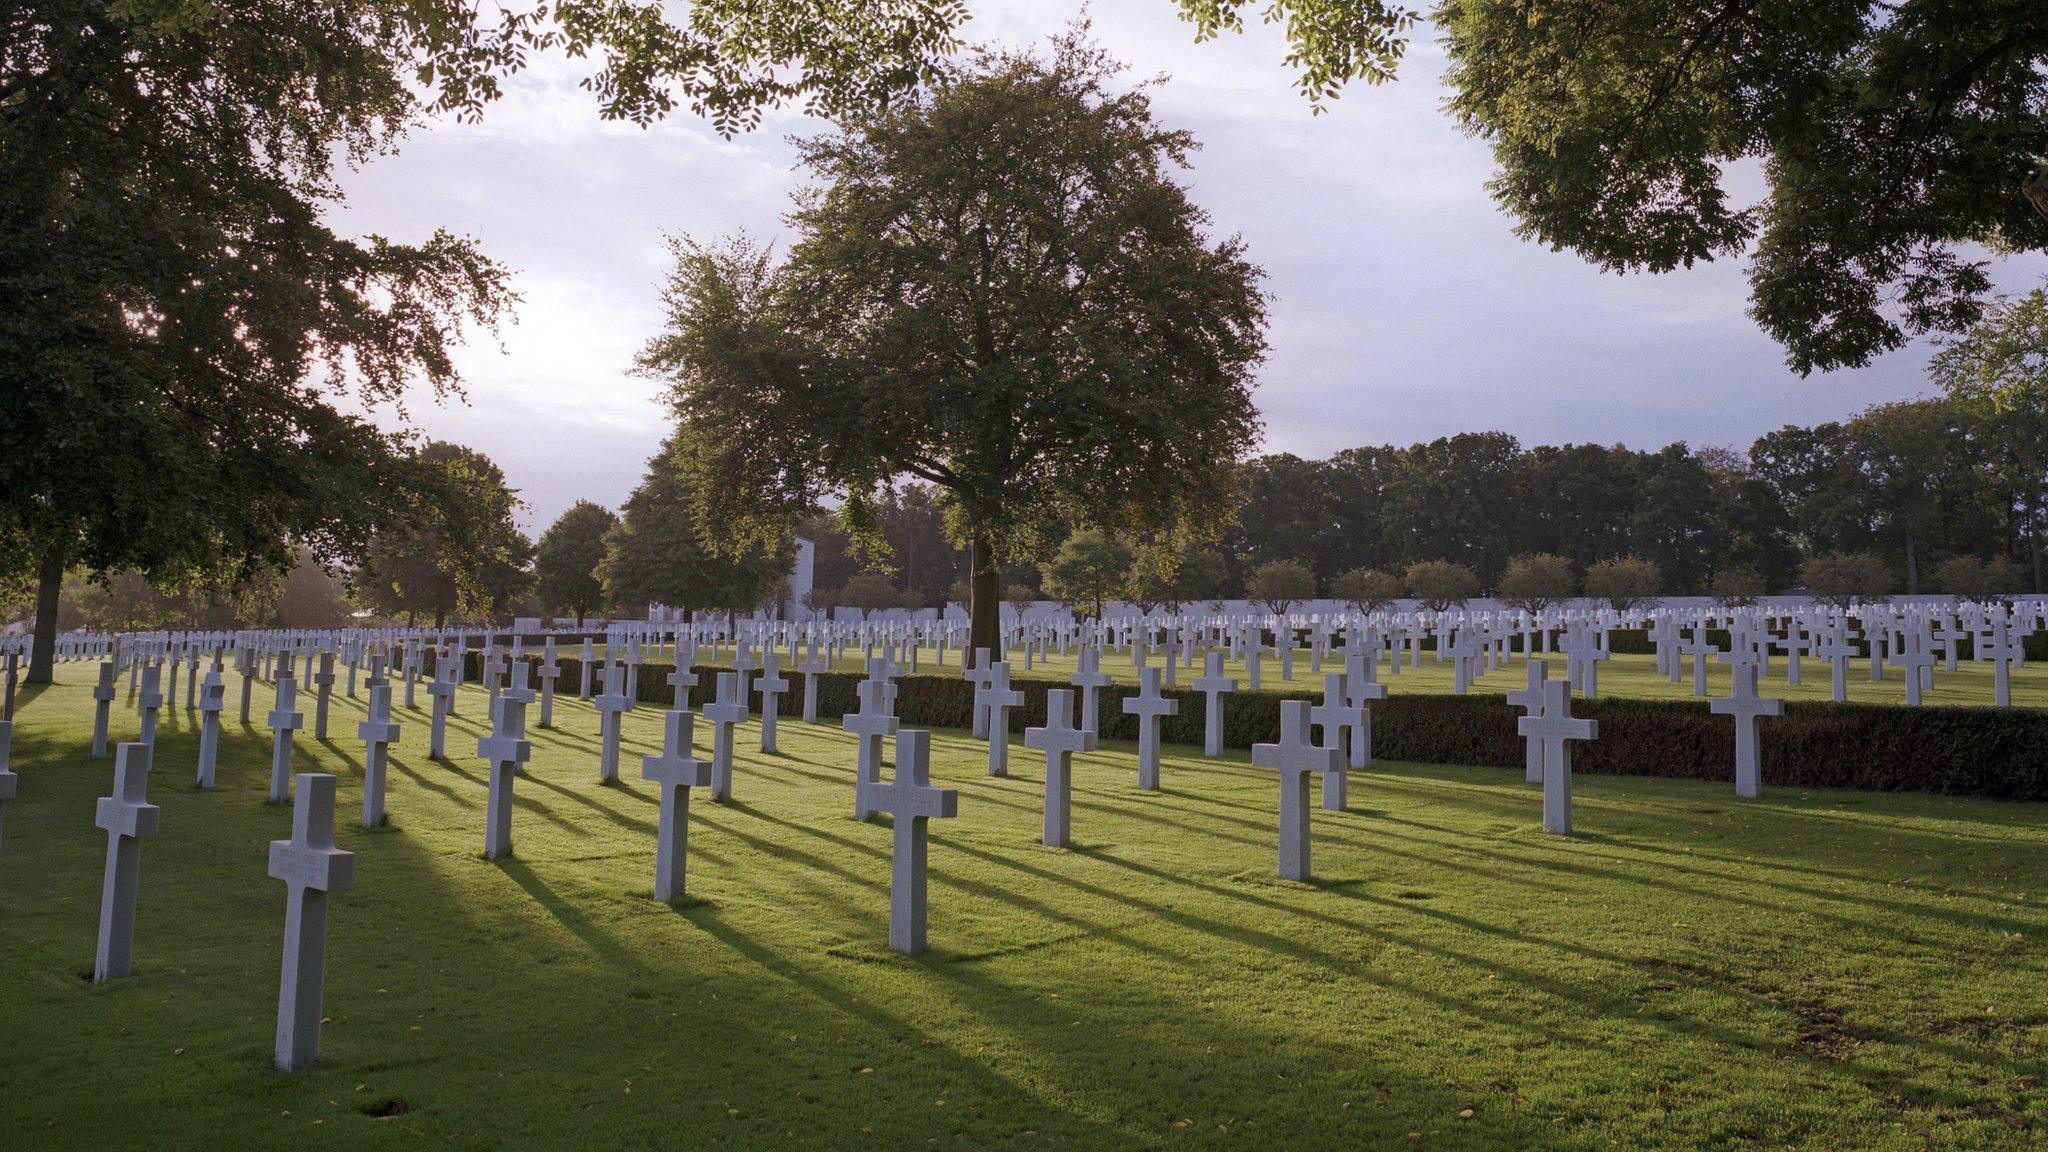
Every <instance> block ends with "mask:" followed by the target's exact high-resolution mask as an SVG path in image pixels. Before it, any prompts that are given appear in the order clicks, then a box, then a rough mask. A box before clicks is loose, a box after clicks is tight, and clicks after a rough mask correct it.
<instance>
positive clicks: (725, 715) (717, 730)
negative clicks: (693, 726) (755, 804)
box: [704, 672, 747, 800]
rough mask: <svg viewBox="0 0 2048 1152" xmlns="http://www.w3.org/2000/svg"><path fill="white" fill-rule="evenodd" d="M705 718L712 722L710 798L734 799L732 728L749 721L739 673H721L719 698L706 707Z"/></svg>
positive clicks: (719, 676) (719, 675) (719, 677)
mask: <svg viewBox="0 0 2048 1152" xmlns="http://www.w3.org/2000/svg"><path fill="white" fill-rule="evenodd" d="M704 718H705V719H706V720H709V721H711V798H712V799H713V800H730V799H732V744H733V735H732V734H733V726H734V725H736V724H740V723H742V722H744V721H745V720H746V718H747V702H746V701H745V700H744V699H742V698H741V696H740V674H739V673H738V672H720V673H719V674H718V699H717V700H715V701H713V702H711V703H709V704H706V705H705V706H704Z"/></svg>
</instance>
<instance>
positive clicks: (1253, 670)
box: [1244, 628, 1268, 692]
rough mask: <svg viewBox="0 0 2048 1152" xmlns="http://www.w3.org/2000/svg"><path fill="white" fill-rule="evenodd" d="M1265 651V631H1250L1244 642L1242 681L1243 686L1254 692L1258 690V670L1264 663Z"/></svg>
mask: <svg viewBox="0 0 2048 1152" xmlns="http://www.w3.org/2000/svg"><path fill="white" fill-rule="evenodd" d="M1267 651H1268V649H1267V647H1266V632H1265V629H1263V628H1254V629H1252V632H1251V635H1249V636H1247V637H1246V638H1245V642H1244V680H1245V686H1246V687H1247V688H1249V689H1251V690H1252V691H1254V692H1257V691H1258V690H1259V669H1260V667H1261V665H1263V664H1264V663H1265V659H1264V657H1265V653H1266V652H1267Z"/></svg>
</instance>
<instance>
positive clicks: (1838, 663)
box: [1813, 622, 1856, 704]
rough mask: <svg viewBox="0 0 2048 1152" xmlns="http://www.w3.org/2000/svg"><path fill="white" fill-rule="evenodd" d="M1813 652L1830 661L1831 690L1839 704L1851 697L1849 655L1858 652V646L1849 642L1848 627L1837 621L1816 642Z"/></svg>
mask: <svg viewBox="0 0 2048 1152" xmlns="http://www.w3.org/2000/svg"><path fill="white" fill-rule="evenodd" d="M1813 654H1814V655H1815V656H1817V657H1819V658H1821V659H1822V660H1825V661H1827V662H1828V665H1829V672H1830V676H1831V681H1832V683H1831V688H1830V691H1831V692H1832V694H1833V697H1834V701H1835V703H1837V704H1841V703H1844V702H1846V701H1847V700H1848V699H1849V657H1851V656H1854V655H1855V654H1856V646H1855V645H1854V644H1851V643H1850V642H1849V637H1848V636H1847V634H1846V629H1845V628H1844V627H1843V626H1842V625H1841V624H1840V623H1839V622H1837V623H1836V624H1835V626H1834V627H1832V628H1829V629H1828V631H1827V634H1826V635H1824V636H1822V637H1821V640H1820V643H1819V644H1816V645H1815V646H1814V649H1813Z"/></svg>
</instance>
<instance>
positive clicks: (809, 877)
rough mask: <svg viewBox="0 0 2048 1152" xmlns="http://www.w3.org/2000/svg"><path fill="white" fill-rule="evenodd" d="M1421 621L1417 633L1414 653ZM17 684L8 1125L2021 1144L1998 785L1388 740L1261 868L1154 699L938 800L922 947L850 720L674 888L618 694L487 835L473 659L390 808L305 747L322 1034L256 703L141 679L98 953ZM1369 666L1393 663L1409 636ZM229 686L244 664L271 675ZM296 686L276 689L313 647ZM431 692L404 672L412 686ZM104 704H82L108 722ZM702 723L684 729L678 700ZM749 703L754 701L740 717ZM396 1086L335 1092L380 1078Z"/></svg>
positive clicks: (333, 748)
mask: <svg viewBox="0 0 2048 1152" xmlns="http://www.w3.org/2000/svg"><path fill="white" fill-rule="evenodd" d="M1426 666H1427V667H1431V668H1434V665H1433V663H1431V664H1428V665H1426ZM59 671H60V679H61V680H62V681H63V682H62V683H60V685H59V686H58V687H56V688H54V689H50V690H46V691H43V692H41V693H39V694H35V695H33V696H31V697H29V698H27V699H26V700H25V702H24V705H23V707H22V709H21V712H20V714H19V716H18V723H17V726H16V732H15V737H14V751H15V768H16V770H17V771H18V772H19V773H20V774H21V792H20V798H19V799H18V800H16V801H15V802H14V803H13V804H12V805H11V806H10V808H9V809H8V812H7V815H6V821H5V826H4V838H0V1134H4V1136H0V1146H4V1147H6V1148H7V1149H9V1150H10V1152H13V1150H15V1149H35V1148H93V1149H106V1148H125V1147H140V1146H148V1147H152V1148H207V1149H213V1148H221V1147H250V1148H284V1147H291V1148H328V1147H334V1148H373V1147H402V1148H441V1147H478V1148H535V1149H564V1148H604V1149H614V1148H663V1149H690V1148H701V1147H735V1148H737V1147H746V1148H752V1147H768V1148H810V1147H825V1148H833V1147H847V1148H881V1149H903V1148H914V1147H933V1146H939V1147H972V1148H1024V1149H1032V1148H1071V1149H1088V1150H1099V1149H1125V1148H1155V1147H1157V1148H1253V1149H1294V1148H1346V1149H1352V1148H1357V1149H1374V1148H1386V1147H1411V1146H1412V1147H1426V1148H1486V1149H1530V1148H1589V1149H1592V1148H1613V1147H1620V1148H1630V1149H1637V1148H1669V1149H1697V1148H1759V1149H1761V1148H1770V1149H1783V1148H1787V1147H1796V1148H1800V1149H1845V1150H1849V1149H1854V1150H1868V1149H1925V1148H2039V1147H2041V1146H2042V1141H2043V1139H2044V1133H2048V1079H2044V1076H2048V980H2044V977H2048V951H2044V948H2043V942H2044V937H2048V934H2044V929H2048V922H2044V917H2043V914H2042V908H2041V902H2042V899H2043V895H2044V893H2048V827H2044V822H2043V820H2042V817H2043V815H2044V810H2043V809H2042V808H2041V807H2039V806H2023V805H2014V804H2001V803H1994V802H1987V801H1976V800H1959V799H1947V798H1938V797H1928V796H1909V795H1874V794H1852V793H1823V792H1814V793H1806V794H1794V793H1779V794H1767V796H1766V798H1765V799H1764V800H1762V801H1760V802H1751V803H1738V802H1737V801H1736V800H1735V798H1734V797H1733V795H1732V794H1731V791H1730V789H1729V787H1728V786H1727V785H1722V784H1708V783H1698V782H1688V781H1670V780H1654V779H1638V778H1619V777H1588V778H1582V779H1581V780H1580V781H1579V782H1578V786H1577V800H1578V813H1577V819H1578V824H1579V827H1580V828H1581V830H1582V833H1581V835H1579V836H1578V837H1576V838H1574V839H1569V840H1565V839H1558V838H1555V837H1550V836H1547V835H1545V834H1543V833H1542V832H1541V831H1540V829H1539V827H1538V819H1539V800H1538V796H1537V793H1536V790H1535V789H1534V787H1533V786H1529V785H1525V784H1523V783H1522V782H1521V780H1520V773H1519V772H1510V771H1503V770H1496V769H1471V768H1447V767H1434V766H1418V765H1407V764H1386V765H1381V766H1379V767H1378V768H1376V769H1375V770H1374V771H1372V772H1370V773H1368V774H1366V775H1364V776H1363V777H1361V778H1360V779H1358V780H1356V781H1354V783H1353V786H1352V809H1351V811H1349V812H1346V813H1341V814H1338V813H1324V812H1321V811H1317V812H1316V813H1315V816H1314V829H1315V865H1316V872H1317V877H1318V878H1317V881H1316V882H1315V883H1313V884H1307V885H1304V884H1292V883H1284V882H1281V881H1279V880H1276V879H1275V878H1274V849H1275V843H1274V841H1275V827H1274V826H1275V809H1276V801H1277V787H1276V785H1275V782H1274V781H1273V779H1272V778H1271V777H1270V776H1268V775H1267V774H1266V773H1264V772H1261V771H1258V770H1254V769H1252V768H1250V767H1249V766H1248V765H1247V763H1246V762H1245V760H1244V758H1243V757H1242V756H1233V757H1227V758H1224V759H1222V760H1218V761H1204V760H1202V759H1200V758H1199V757H1195V756H1191V755H1188V754H1187V753H1188V750H1187V749H1182V748H1173V749H1171V750H1170V751H1171V752H1172V753H1173V755H1171V756H1170V757H1169V759H1168V761H1167V764H1166V767H1165V773H1164V779H1165V785H1166V787H1165V790H1164V791H1163V792H1160V793H1156V794H1145V793H1141V792H1139V791H1138V790H1137V789H1136V787H1135V775H1136V774H1135V770H1134V762H1133V758H1132V754H1131V749H1130V746H1128V745H1118V746H1112V747H1108V748H1105V749H1104V750H1103V751H1102V752H1100V753H1097V754H1093V755H1088V756H1083V757H1080V758H1079V760H1078V769H1077V773H1076V778H1077V785H1076V792H1075V810H1074V830H1075V832H1074V834H1075V840H1076V844H1077V847H1075V848H1074V849H1072V850H1066V851H1060V850H1052V849H1047V848H1044V847H1042V846H1040V845H1039V844H1038V843H1037V837H1038V823H1039V814H1040V805H1041V788H1040V785H1041V781H1042V770H1043V769H1042V762H1039V761H1038V758H1037V757H1036V756H1035V755H1033V754H1031V753H1029V752H1028V751H1027V750H1025V749H1023V748H1022V747H1021V746H1020V747H1018V748H1016V749H1014V750H1013V753H1012V757H1011V760H1012V775H1011V777H1010V778H1008V779H1004V780H993V779H990V778H989V777H987V776H986V775H985V774H984V773H983V769H982V763H983V758H982V752H981V749H980V748H979V746H977V745H976V744H974V743H973V742H972V741H970V740H968V739H967V738H965V737H964V736H963V735H962V734H960V733H957V732H947V733H940V734H939V735H938V736H937V738H936V741H935V749H936V754H935V757H934V759H935V761H936V763H935V764H934V775H935V776H936V777H939V778H942V780H943V782H944V783H946V784H948V785H951V786H955V787H958V788H959V789H960V791H961V797H960V816H959V818H958V819H955V820H951V821H945V822H938V821H935V822H934V832H933V836H932V845H931V855H930V860H931V868H932V886H931V941H932V951H931V952H930V953H929V954H927V955H925V956H922V957H919V958H915V959H911V958H905V957H900V956H896V955H894V954H892V953H890V952H888V951H887V950H886V948H885V947H884V944H885V939H886V932H887V912H888V895H887V884H888V874H889V861H888V850H889V838H890V835H889V831H888V829H887V827H886V826H885V824H884V823H877V824H873V825H862V824H858V823H855V822H854V821H853V819H852V817H851V806H852V767H851V766H852V763H853V747H852V742H851V740H850V739H849V738H847V737H846V736H844V735H843V734H841V733H840V732H838V731H837V730H836V729H827V728H822V727H810V726H806V725H803V724H800V723H796V722H793V721H785V724H784V726H783V733H784V735H783V746H784V753H783V754H782V755H779V756H773V757H764V756H761V755H759V754H758V753H748V754H745V755H742V756H741V758H740V762H739V769H738V773H737V780H736V785H735V793H736V799H737V802H736V803H733V804H730V805H713V804H710V803H707V802H705V801H703V800H702V799H701V798H700V799H699V801H698V802H697V804H696V805H695V812H694V814H693V827H692V828H691V832H690V846H691V850H692V851H691V865H690V884H691V891H692V894H693V899H692V902H690V903H688V904H687V905H686V906H677V907H670V906H666V905H662V904H657V903H655V902H654V901H653V900H652V899H651V898H650V897H649V896H647V895H646V893H647V891H648V889H649V885H650V883H651V873H652V861H653V855H654V840H655V823H656V796H655V791H654V789H653V787H652V786H651V785H649V784H646V783H644V782H642V781H641V780H639V778H638V757H639V756H640V755H642V754H644V753H646V752H648V751H650V750H652V749H653V748H654V746H655V738H656V736H657V734H658V730H659V729H658V725H659V714H658V712H657V711H656V710H654V709H653V708H648V707H643V708H641V709H640V710H639V711H637V712H636V713H634V714H633V715H632V716H631V717H630V718H629V720H628V727H627V734H626V750H627V754H628V756H629V757H630V758H631V759H630V765H629V767H628V769H627V772H626V776H627V779H626V780H624V781H623V782H622V783H621V784H620V785H618V786H615V787H600V786H599V785H598V784H597V766H596V745H595V739H594V729H595V721H594V716H593V714H592V713H591V711H590V710H589V708H588V707H587V706H585V705H582V704H580V703H576V702H573V701H569V700H564V701H563V702H562V703H561V704H560V705H559V707H558V710H557V721H558V727H559V730H558V731H555V732H537V733H535V737H534V747H535V751H534V760H533V762H532V764H531V765H530V767H529V774H528V775H527V776H526V777H525V778H523V779H521V780H520V782H519V785H518V803H517V809H516V817H515V825H514V838H515V842H516V846H517V852H518V855H517V857H516V858H515V859H512V860H509V861H502V862H498V863H490V862H486V861H484V860H483V859H482V858H481V854H480V853H481V847H482V837H483V813H484V785H483V779H484V777H483V770H482V766H481V764H480V763H479V762H478V761H477V760H475V759H474V758H473V757H471V756H468V755H461V754H460V753H466V752H468V751H471V750H473V749H474V747H475V743H474V742H475V737H476V735H477V732H478V730H479V721H480V719H481V717H482V716H483V714H484V711H485V708H484V703H483V699H482V697H481V695H480V694H478V693H476V692H475V691H474V690H470V691H467V692H466V693H465V698H464V702H463V706H462V713H461V715H460V717H459V718H458V720H457V721H456V722H455V724H454V727H453V729H452V730H451V733H450V738H449V748H450V750H451V752H455V753H458V755H457V756H456V758H455V760H454V761H453V762H452V763H447V764H441V763H434V762H431V761H429V760H427V758H426V755H425V747H426V744H425V741H426V723H425V720H424V717H423V715H421V714H420V713H406V714H403V715H401V716H400V720H401V722H402V723H403V724H404V725H405V733H404V740H403V744H402V747H400V748H398V749H396V750H395V756H394V763H393V769H392V775H391V792H390V811H391V824H390V826H388V827H385V828H381V829H377V830H374V831H366V830H363V829H361V828H359V827H357V826H356V823H355V814H356V810H357V805H358V804H359V802H360V787H359V781H360V755H361V745H360V744H359V743H358V742H357V741H356V740H355V738H354V728H355V724H356V722H357V720H358V719H359V718H360V714H361V713H360V708H359V706H358V705H357V704H356V702H352V701H347V700H345V699H340V698H337V700H336V702H335V707H334V715H333V721H332V729H331V731H332V733H333V736H334V739H333V741H332V742H331V743H329V744H325V745H322V744H319V743H317V742H315V741H314V740H313V739H312V736H311V732H310V726H311V713H312V708H311V706H310V702H306V703H305V704H304V710H305V711H306V713H307V716H308V731H307V732H304V733H302V734H301V740H300V745H299V746H300V749H301V753H300V759H299V766H300V767H301V769H315V768H318V769H321V770H327V771H334V772H338V773H340V774H341V776H342V790H341V796H342V801H341V806H342V809H343V812H342V819H341V820H340V821H338V823H339V825H340V827H339V828H338V839H339V841H340V843H341V846H342V847H344V848H348V849H352V850H353V851H355V852H356V853H357V854H358V858H357V868H356V874H357V879H356V887H355V889H354V890H353V891H350V892H347V893H345V894H342V895H339V896H337V897H336V898H335V900H334V903H333V919H332V924H331V929H330V932H331V935H330V941H331V943H330V949H329V953H328V964H327V970H328V981H327V1002H326V1006H327V1013H328V1016H329V1017H330V1020H329V1023H328V1024H327V1026H326V1030H325V1034H324V1053H323V1060H322V1063H321V1065H320V1066H319V1067H318V1068H317V1069H316V1070H315V1071H312V1072H310V1073H306V1074H299V1075H286V1074H283V1073H279V1072H276V1071H273V1070H272V1069H271V1067H270V1049H271V1038H272V1029H273V1026H274V1020H275V1009H276V995H277V979H278V962H279V941H280V939H281V936H282V931H283V918H284V887H283V885H282V884H280V883H278V882H276V881H273V880H271V879H269V878H268V877H267V876H266V875H265V845H266V842H267V841H268V840H270V839H272V838H276V837H281V836H284V835H286V834H287V833H288V830H289V826H290V822H291V813H290V811H289V809H288V808H286V807H272V806H268V805H266V804H265V803H264V802H263V782H264V778H265V775H266V772H267V766H268V758H269V756H268V753H269V739H268V733H267V731H265V730H262V729H260V728H259V729H256V730H244V729H242V728H240V726H239V725H237V724H236V723H235V722H234V720H233V715H234V713H233V702H234V701H235V699H236V698H237V689H236V687H235V686H234V685H233V684H232V683H231V684H230V687H229V690H228V699H229V701H230V711H229V713H228V723H227V725H226V728H227V734H226V738H225V739H224V741H223V746H222V755H221V765H220V781H221V785H222V786H221V787H220V788H219V789H218V790H216V791H214V792H211V793H202V792H199V791H197V790H196V789H195V788H194V786H193V784H192V764H193V758H194V749H195V745H196V733H195V731H194V726H193V718H192V715H191V714H189V713H186V712H185V711H184V709H183V707H182V701H181V704H180V707H179V708H178V709H177V710H175V711H169V712H167V713H166V714H165V716H164V725H163V729H162V732H161V734H160V736H159V742H158V756H157V771H156V773H155V774H154V777H153V779H152V786H151V793H152V795H151V799H152V800H154V801H155V802H156V803H158V804H160V805H162V807H163V822H162V829H163V830H162V835H161V836H160V837H159V838H158V839H155V840H152V841H149V842H147V843H146V844H145V845H144V847H143V849H142V880H141V910H140V914H139V918H138V920H139V926H138V930H137V939H136V975H135V976H134V977H133V978H131V979H129V980H126V981H122V982H119V983H117V984H114V985H110V986H108V987H105V988H101V989H97V990H96V989H94V988H93V987H92V986H91V984H90V983H89V982H88V979H87V978H88V977H89V974H90V969H91V963H92V953H93V940H94V934H95V925H96V917H97V912H98V894H99V885H100V875H101V861H102V855H103V852H104V837H103V835H102V834H101V833H99V832H98V831H97V830H96V829H95V828H94V827H93V823H92V817H93V802H94V798H95V797H97V796H100V795H103V794H105V793H106V792H107V791H108V789H109V783H110V780H111V758H110V759H109V760H106V761H92V760H90V759H88V758H87V757H86V756H85V749H86V745H87V742H88V736H89V732H90V708H91V701H90V699H89V696H88V691H87V688H86V687H85V686H84V685H85V682H86V681H87V679H88V678H89V676H90V675H91V673H90V671H89V670H88V668H87V667H86V666H84V665H67V666H62V667H60V670H59ZM1403 683H1404V684H1405V683H1412V681H1409V680H1407V678H1405V677H1404V678H1403ZM269 697H270V688H269V686H268V685H262V686H260V687H259V689H258V692H257V695H256V699H257V700H258V701H259V702H260V703H261V704H263V705H264V706H265V707H267V704H268V700H269ZM302 699H303V698H302ZM420 699H421V703H422V704H424V703H425V700H426V698H425V696H424V695H422V696H421V698H420ZM135 725H136V717H135V714H134V713H133V712H132V711H131V710H128V709H125V708H117V710H116V720H115V735H116V738H117V739H118V738H120V737H121V736H122V735H123V734H132V732H133V731H134V729H135ZM698 731H699V738H700V741H703V740H706V739H708V736H709V733H708V729H707V728H706V727H705V726H703V725H701V724H700V726H699V729H698ZM746 736H747V737H748V738H749V741H750V738H751V736H752V731H751V725H750V726H749V728H748V729H747V731H746ZM400 1099H402V1100H403V1101H405V1102H406V1105H407V1108H408V1110H407V1111H406V1112H405V1114H403V1115H399V1116H395V1117H392V1118H387V1119H379V1118H373V1117H372V1116H371V1115H370V1114H369V1113H371V1112H374V1111H378V1110H380V1109H383V1108H386V1107H387V1106H388V1105H389V1103H390V1102H391V1101H394V1100H400Z"/></svg>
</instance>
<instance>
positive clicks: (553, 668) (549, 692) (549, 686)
mask: <svg viewBox="0 0 2048 1152" xmlns="http://www.w3.org/2000/svg"><path fill="white" fill-rule="evenodd" d="M538 675H539V676H540V726H541V727H542V728H553V727H554V726H555V681H556V680H558V679H560V678H561V675H562V661H561V658H560V657H558V656H557V655H556V654H555V638H554V637H552V636H550V637H548V640H547V643H546V644H544V645H542V647H541V654H540V672H539V673H538Z"/></svg>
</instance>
